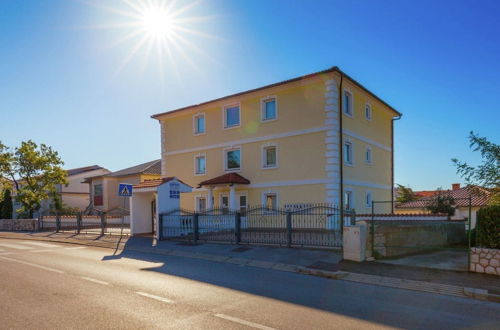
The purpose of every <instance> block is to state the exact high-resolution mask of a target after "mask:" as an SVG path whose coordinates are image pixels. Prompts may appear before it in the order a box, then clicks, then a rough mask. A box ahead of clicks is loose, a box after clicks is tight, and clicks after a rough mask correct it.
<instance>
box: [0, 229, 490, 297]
mask: <svg viewBox="0 0 500 330" xmlns="http://www.w3.org/2000/svg"><path fill="white" fill-rule="evenodd" d="M0 238H6V239H29V240H39V241H51V242H59V243H67V244H75V245H86V246H94V247H100V248H108V249H120V250H123V247H124V245H125V242H115V243H111V242H96V241H76V240H75V239H71V238H69V239H68V238H66V239H63V238H59V239H58V238H51V237H33V236H29V237H4V236H2V235H1V234H0ZM128 250H129V251H134V252H142V253H152V254H159V255H167V256H173V257H184V258H191V259H200V260H206V261H212V262H219V263H226V264H233V265H240V266H248V267H257V268H263V269H271V270H277V271H283V272H292V273H298V274H306V275H312V276H319V277H324V278H329V279H335V280H344V281H350V282H356V283H362V284H369V285H378V286H385V287H391V288H397V289H405V290H412V291H420V292H428V293H434V294H442V295H448V296H455V297H461V298H472V299H477V300H485V301H491V302H496V303H500V295H497V294H493V293H489V292H488V290H484V289H478V288H469V287H461V286H456V285H449V284H440V283H432V282H426V281H415V280H407V279H400V278H395V277H387V276H379V275H370V274H362V273H351V272H345V271H333V272H332V271H326V270H318V269H313V268H308V267H303V266H298V265H292V264H284V263H279V262H270V261H262V260H256V259H247V258H235V257H230V256H222V255H215V254H205V253H195V252H188V251H181V250H163V249H158V248H156V247H151V248H149V247H148V248H141V247H137V248H135V247H129V248H128Z"/></svg>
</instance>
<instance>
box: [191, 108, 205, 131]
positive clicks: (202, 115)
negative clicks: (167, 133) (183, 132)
mask: <svg viewBox="0 0 500 330" xmlns="http://www.w3.org/2000/svg"><path fill="white" fill-rule="evenodd" d="M198 117H203V120H204V121H205V127H204V129H205V130H204V131H203V132H197V131H196V129H197V128H198V127H197V121H196V119H197V118H198ZM206 133H207V117H206V116H205V113H204V112H198V113H196V114H194V115H193V135H195V136H198V135H205V134H206Z"/></svg>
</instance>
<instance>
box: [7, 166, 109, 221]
mask: <svg viewBox="0 0 500 330" xmlns="http://www.w3.org/2000/svg"><path fill="white" fill-rule="evenodd" d="M66 172H67V180H68V183H67V184H57V185H56V192H57V193H58V194H59V196H60V197H61V200H62V202H63V205H64V206H65V207H69V208H74V209H78V210H81V211H83V210H85V209H86V208H87V207H88V205H89V203H90V195H89V188H88V186H87V185H86V184H84V183H82V180H83V179H84V178H86V177H88V176H93V175H103V174H107V173H110V172H109V171H108V170H107V169H105V168H103V167H101V166H99V165H91V166H85V167H79V168H73V169H70V170H66ZM19 185H23V182H22V181H20V182H19ZM14 194H15V192H14ZM53 206H54V201H53V200H52V199H45V200H43V201H42V202H41V203H40V209H39V210H38V212H35V213H34V216H38V215H39V214H42V215H46V214H48V213H49V212H50V210H51V209H53ZM20 207H21V204H20V203H17V202H15V203H14V208H15V209H16V210H17V209H19V208H20Z"/></svg>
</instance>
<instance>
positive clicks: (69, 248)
mask: <svg viewBox="0 0 500 330" xmlns="http://www.w3.org/2000/svg"><path fill="white" fill-rule="evenodd" d="M65 249H66V250H79V249H86V247H85V246H75V247H66V248H65Z"/></svg>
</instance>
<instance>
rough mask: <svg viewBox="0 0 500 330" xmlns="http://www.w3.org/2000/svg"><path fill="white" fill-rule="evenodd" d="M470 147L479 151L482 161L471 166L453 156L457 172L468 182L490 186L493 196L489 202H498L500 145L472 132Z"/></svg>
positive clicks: (499, 191) (499, 199) (499, 198)
mask: <svg viewBox="0 0 500 330" xmlns="http://www.w3.org/2000/svg"><path fill="white" fill-rule="evenodd" d="M469 141H470V146H469V147H470V148H471V149H472V151H474V152H476V151H479V152H480V154H481V157H482V163H481V164H480V165H478V166H471V165H469V164H468V163H466V162H462V161H459V160H458V159H456V158H453V159H452V160H451V161H452V162H453V164H455V166H456V168H457V174H459V175H460V176H461V177H463V178H464V179H465V180H466V181H467V183H468V184H471V185H478V186H482V187H485V188H490V190H491V191H492V192H493V197H492V198H491V200H490V203H495V204H499V203H500V145H499V144H495V143H493V142H491V141H488V139H487V138H485V137H481V136H479V135H477V134H475V133H474V132H470V134H469Z"/></svg>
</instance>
